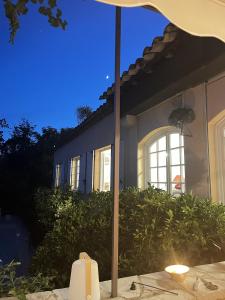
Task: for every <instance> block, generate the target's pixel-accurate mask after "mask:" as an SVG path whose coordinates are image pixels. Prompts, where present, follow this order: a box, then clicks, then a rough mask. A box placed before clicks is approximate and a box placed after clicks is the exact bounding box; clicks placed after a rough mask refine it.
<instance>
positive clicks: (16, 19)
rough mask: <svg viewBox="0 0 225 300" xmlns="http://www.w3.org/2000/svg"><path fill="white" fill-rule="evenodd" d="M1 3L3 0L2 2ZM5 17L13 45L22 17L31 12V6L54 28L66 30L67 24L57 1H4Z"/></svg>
mask: <svg viewBox="0 0 225 300" xmlns="http://www.w3.org/2000/svg"><path fill="white" fill-rule="evenodd" d="M0 1H1V0H0ZM2 1H3V4H2V5H3V6H4V11H5V16H6V18H7V19H8V22H9V30H10V39H9V41H10V43H12V44H13V42H14V39H15V35H16V32H17V30H18V29H19V28H20V16H22V15H26V14H27V13H28V12H29V4H35V5H36V6H37V8H38V12H39V13H40V14H42V15H44V16H46V17H47V18H48V22H49V23H50V24H51V25H52V26H53V27H60V28H62V29H63V30H65V28H66V26H67V22H66V21H65V20H63V19H62V11H61V10H60V9H59V8H58V7H57V0H2Z"/></svg>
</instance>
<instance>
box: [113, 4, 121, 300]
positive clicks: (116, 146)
mask: <svg viewBox="0 0 225 300" xmlns="http://www.w3.org/2000/svg"><path fill="white" fill-rule="evenodd" d="M120 42H121V8H120V7H116V37H115V92H114V160H113V162H114V172H113V176H114V178H113V197H114V198H113V200H114V202H113V238H112V297H113V298H114V297H117V290H118V287H117V283H118V252H119V184H120V183H119V163H120V162H119V159H120Z"/></svg>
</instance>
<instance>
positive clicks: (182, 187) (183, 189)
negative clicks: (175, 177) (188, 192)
mask: <svg viewBox="0 0 225 300" xmlns="http://www.w3.org/2000/svg"><path fill="white" fill-rule="evenodd" d="M181 190H182V193H185V184H184V183H182V184H181Z"/></svg>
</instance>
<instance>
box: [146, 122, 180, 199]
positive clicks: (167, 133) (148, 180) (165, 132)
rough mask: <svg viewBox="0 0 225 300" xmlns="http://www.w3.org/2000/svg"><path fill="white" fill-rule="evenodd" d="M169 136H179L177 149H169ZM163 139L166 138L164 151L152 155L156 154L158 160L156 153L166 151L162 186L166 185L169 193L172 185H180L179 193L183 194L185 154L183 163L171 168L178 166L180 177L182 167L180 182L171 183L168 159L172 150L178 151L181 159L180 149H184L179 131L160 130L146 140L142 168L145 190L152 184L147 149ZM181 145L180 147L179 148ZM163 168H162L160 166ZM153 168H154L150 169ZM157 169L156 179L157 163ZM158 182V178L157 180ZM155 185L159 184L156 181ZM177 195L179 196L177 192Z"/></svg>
mask: <svg viewBox="0 0 225 300" xmlns="http://www.w3.org/2000/svg"><path fill="white" fill-rule="evenodd" d="M171 134H179V135H180V142H179V147H174V148H170V142H169V138H170V135H171ZM163 137H166V150H162V151H158V149H156V152H154V153H157V160H158V153H159V152H163V151H166V152H167V157H166V165H165V167H166V170H167V171H166V175H167V176H166V182H165V183H164V184H166V186H167V191H168V192H169V193H170V192H172V188H171V187H172V184H179V183H180V184H181V185H182V189H181V193H183V192H185V189H186V184H185V154H184V150H183V156H184V157H183V159H184V162H183V164H182V162H181V161H180V164H177V165H173V166H179V167H180V174H181V176H182V167H183V172H184V181H180V182H174V183H173V181H172V178H171V170H172V165H171V163H170V159H171V154H170V151H171V150H173V149H179V152H180V154H179V155H180V159H181V156H182V153H181V151H182V148H183V149H184V137H183V136H182V135H181V134H180V131H179V130H176V129H172V128H171V129H166V130H162V131H159V132H158V133H156V134H155V135H153V136H152V137H150V138H149V139H148V141H147V142H146V143H145V150H144V155H145V160H144V168H145V173H144V175H145V180H144V183H145V188H147V187H148V185H149V184H151V183H153V182H152V181H151V178H150V169H151V164H150V151H149V148H150V146H151V145H153V144H154V143H155V142H157V141H158V140H159V139H161V138H163ZM181 138H182V139H183V145H182V143H181ZM180 145H181V146H180ZM161 167H163V166H161ZM152 168H154V167H152ZM155 168H156V169H157V177H158V169H159V166H158V163H157V166H156V167H155ZM157 180H158V178H157ZM156 183H157V184H159V183H160V182H159V181H157V182H156ZM177 194H179V193H178V192H177Z"/></svg>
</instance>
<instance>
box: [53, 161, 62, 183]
mask: <svg viewBox="0 0 225 300" xmlns="http://www.w3.org/2000/svg"><path fill="white" fill-rule="evenodd" d="M61 183H62V164H61V163H57V164H56V166H55V187H56V188H58V187H60V186H61Z"/></svg>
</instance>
